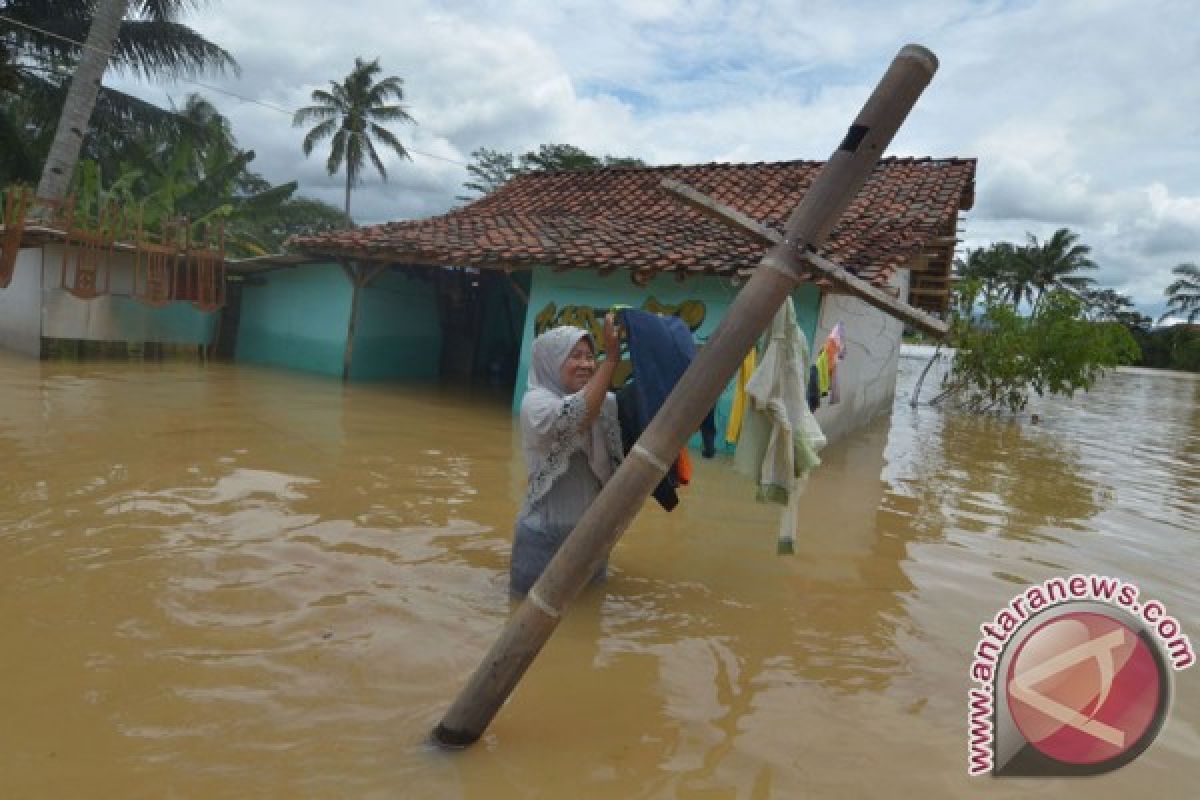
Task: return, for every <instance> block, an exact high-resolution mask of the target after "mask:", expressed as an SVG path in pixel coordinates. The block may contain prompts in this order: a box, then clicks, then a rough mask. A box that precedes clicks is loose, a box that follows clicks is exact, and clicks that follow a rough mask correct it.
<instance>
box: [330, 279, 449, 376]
mask: <svg viewBox="0 0 1200 800" xmlns="http://www.w3.org/2000/svg"><path fill="white" fill-rule="evenodd" d="M441 355H442V327H441V321H440V318H439V316H438V302H437V289H436V287H435V286H434V284H433V282H432V281H428V280H421V279H420V278H414V277H410V276H408V275H405V274H402V273H398V272H385V273H383V274H381V275H380V276H379V277H377V278H376V279H375V280H373V281H371V285H370V286H368V287H367V288H365V289H363V290H361V293H360V294H359V298H358V324H357V325H356V326H355V328H354V357H353V362H352V363H351V366H350V377H351V379H353V380H390V379H407V380H436V379H437V377H438V373H439V371H440V365H441ZM339 370H340V367H339ZM339 374H340V372H339Z"/></svg>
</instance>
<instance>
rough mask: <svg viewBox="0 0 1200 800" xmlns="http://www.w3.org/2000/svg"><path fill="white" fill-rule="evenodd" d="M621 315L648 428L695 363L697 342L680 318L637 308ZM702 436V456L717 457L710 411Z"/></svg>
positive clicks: (701, 427)
mask: <svg viewBox="0 0 1200 800" xmlns="http://www.w3.org/2000/svg"><path fill="white" fill-rule="evenodd" d="M619 313H620V318H621V324H622V325H623V326H624V328H625V341H626V343H627V344H628V347H629V360H630V362H631V363H632V364H633V382H634V388H635V389H636V391H637V393H638V398H639V400H640V401H641V405H640V413H641V414H642V418H641V420H640V422H641V427H642V429H645V427H646V426H647V425H649V424H650V420H651V419H652V418H653V417H654V415H655V414H657V413H658V409H659V408H661V407H662V404H663V402H664V401H666V399H667V395H669V394H670V393H671V390H672V389H674V388H675V384H676V383H678V382H679V379H680V378H681V377H682V376H683V373H684V371H686V370H687V368H688V365H689V364H691V363H692V358H694V357H695V355H696V343H695V342H694V341H693V340H692V332H691V330H689V329H688V326H687V325H686V324H685V323H684V321H683V320H681V319H679V318H678V317H663V316H659V315H658V314H651V313H650V312H648V311H640V310H638V309H636V308H627V309H623V310H621V311H620V312H619ZM700 435H701V438H702V439H703V442H704V448H703V450H702V454H703V455H704V457H705V458H712V457H713V456H714V455H715V454H716V443H717V423H716V420H715V419H714V417H713V412H712V411H711V410H710V411H709V412H708V415H707V416H706V417H705V418H704V421H703V422H702V423H700Z"/></svg>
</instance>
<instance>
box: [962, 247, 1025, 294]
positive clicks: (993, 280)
mask: <svg viewBox="0 0 1200 800" xmlns="http://www.w3.org/2000/svg"><path fill="white" fill-rule="evenodd" d="M1014 254H1015V249H1014V248H1013V246H1012V245H1011V244H1010V243H1008V242H995V243H993V244H991V245H989V246H987V247H980V248H976V249H974V250H967V254H966V258H956V259H954V270H955V273H956V275H955V277H956V279H957V280H958V281H960V282H964V283H965V282H968V281H978V282H979V289H980V291H982V292H983V296H984V302H985V303H990V302H994V301H996V300H998V299H999V298H1000V297H1001V296H1002V295H1004V294H1005V293H1006V292H1007V290H1008V283H1009V279H1010V272H1011V265H1012V262H1013V260H1014V258H1015V255H1014Z"/></svg>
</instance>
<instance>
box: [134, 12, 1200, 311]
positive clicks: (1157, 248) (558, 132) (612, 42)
mask: <svg viewBox="0 0 1200 800" xmlns="http://www.w3.org/2000/svg"><path fill="white" fill-rule="evenodd" d="M1193 16H1194V9H1193V8H1191V7H1190V5H1189V4H1186V3H1181V2H1172V1H1171V0H1145V1H1144V2H1137V3H1135V2H1132V0H1019V1H1018V2H1012V1H1005V0H982V1H981V0H944V1H940V2H935V0H922V1H920V2H917V1H915V0H909V1H908V2H899V3H891V2H889V3H885V2H881V1H877V0H870V1H868V2H856V3H845V2H835V0H814V2H806V3H805V4H804V5H803V8H798V7H797V6H796V4H795V3H794V2H790V0H789V1H785V0H759V2H733V0H618V2H610V3H598V2H594V1H589V2H581V1H579V0H576V1H573V2H571V1H567V0H564V2H560V3H546V2H534V1H533V0H508V1H507V2H500V0H466V1H465V2H460V3H455V4H443V3H435V2H432V0H357V2H353V3H347V4H343V5H342V6H338V7H337V8H336V9H335V8H334V7H332V6H329V5H328V4H323V3H315V2H312V0H293V2H291V3H287V4H277V3H235V2H232V0H225V2H221V3H217V4H214V5H211V6H205V7H203V8H201V9H200V10H199V11H197V12H195V13H194V15H193V17H192V21H193V24H194V25H195V26H196V27H198V28H199V29H200V30H202V31H203V32H204V33H205V34H206V35H208V36H210V37H211V38H212V39H213V40H214V41H216V42H219V43H220V44H222V45H223V46H225V47H226V48H227V49H229V50H230V51H231V52H232V53H233V54H234V56H235V57H236V58H237V59H238V60H239V62H240V63H241V64H242V67H243V73H242V76H241V78H240V79H237V80H235V79H232V78H227V79H208V80H206V82H208V83H212V84H214V85H217V86H220V87H222V88H225V89H228V90H231V91H235V92H237V93H238V94H242V95H245V96H248V97H251V98H254V99H255V100H259V101H262V102H265V103H268V104H271V105H276V106H280V107H283V108H285V109H294V108H296V107H298V106H300V105H303V104H305V103H306V102H307V101H308V94H309V92H311V90H312V89H313V88H316V87H318V86H324V85H326V83H327V81H328V80H330V79H340V78H341V77H342V76H343V75H344V74H345V73H346V72H347V71H348V70H349V69H350V67H351V65H352V64H353V60H354V57H355V56H358V55H361V56H364V57H367V58H372V57H376V56H378V57H379V58H380V60H381V64H382V65H383V68H384V71H385V74H398V75H401V76H403V78H404V80H405V87H406V94H407V100H408V103H409V106H410V110H411V113H412V114H413V116H414V117H415V118H416V119H417V121H418V125H417V126H415V127H408V126H401V127H399V128H398V129H397V131H396V132H397V133H398V135H399V136H400V137H401V139H402V140H403V141H404V142H406V143H407V144H409V145H411V149H412V150H413V151H414V161H413V162H411V163H409V162H404V163H401V162H399V161H397V160H395V159H394V158H389V160H388V161H387V168H388V172H389V176H390V180H389V181H388V183H386V184H385V183H383V182H382V181H381V180H379V179H378V177H377V176H374V175H373V174H370V173H369V174H368V175H367V176H366V184H365V185H364V186H362V187H360V188H359V189H357V190H356V192H355V196H354V201H353V203H354V210H355V216H356V217H357V218H358V219H359V220H360V221H364V222H365V221H378V220H383V219H398V218H411V217H419V216H428V215H431V214H435V213H440V212H442V211H445V210H447V209H449V208H450V207H452V206H453V205H454V204H455V200H454V196H455V195H456V194H458V193H459V192H460V191H461V183H462V181H463V180H464V179H465V177H466V173H465V170H464V168H463V166H461V165H459V164H454V163H450V162H453V161H458V162H465V161H467V160H468V159H469V154H470V152H471V151H472V150H474V149H475V148H477V147H481V146H483V147H490V148H494V149H500V150H507V151H513V152H518V153H519V152H523V151H525V150H528V149H532V148H534V147H536V146H537V145H538V144H539V143H544V142H570V143H573V144H576V145H578V146H581V147H583V148H585V149H587V150H589V151H591V152H595V153H601V154H613V155H635V156H640V157H642V158H644V159H646V160H647V161H649V162H651V163H688V162H706V161H723V160H746V161H760V160H776V159H789V158H825V157H826V156H828V154H829V153H830V152H831V151H832V149H833V148H834V147H835V146H836V144H837V142H838V141H839V140H840V139H841V135H842V133H843V132H844V130H845V127H846V125H847V124H848V123H849V121H850V119H851V118H852V117H853V116H854V114H855V113H856V112H857V110H858V109H859V107H860V106H861V104H862V102H863V101H864V100H865V99H866V96H867V94H868V93H869V91H870V89H871V87H873V85H874V84H875V82H876V81H877V80H878V78H879V76H880V75H881V74H882V72H883V70H884V69H885V68H886V66H887V63H888V61H889V60H890V59H891V57H892V55H893V54H894V53H895V52H896V51H897V50H898V48H899V47H900V46H902V45H903V44H905V43H906V42H908V41H913V40H916V41H921V42H922V43H924V44H926V45H928V46H929V47H931V49H933V50H934V52H936V53H937V55H938V57H939V59H940V61H941V69H940V70H939V74H938V75H937V76H936V77H935V79H934V81H933V83H932V84H931V86H930V87H929V89H928V90H927V91H926V92H925V95H924V96H923V97H922V98H921V100H920V101H919V102H918V104H917V107H916V109H915V110H914V111H913V113H912V114H911V115H910V117H909V119H908V121H907V122H906V124H905V125H904V127H903V128H902V129H901V131H900V133H899V135H898V136H897V138H896V141H895V142H894V145H893V148H892V151H893V152H894V153H896V154H901V155H932V156H950V155H958V156H973V157H977V158H978V159H979V175H978V191H977V203H976V209H975V211H973V212H972V213H971V214H970V215H969V219H968V232H967V235H968V244H971V245H973V246H978V245H981V244H986V243H987V242H988V241H994V240H997V239H1007V240H1013V241H1023V240H1024V238H1025V235H1026V233H1034V234H1035V235H1038V236H1039V237H1044V236H1047V235H1049V234H1050V233H1052V232H1053V231H1054V230H1055V229H1057V228H1059V227H1070V228H1071V229H1072V230H1076V231H1078V232H1079V233H1080V234H1081V236H1082V237H1083V240H1084V241H1085V242H1087V243H1088V244H1090V245H1091V246H1092V247H1093V249H1094V251H1095V255H1096V258H1097V261H1098V262H1099V263H1100V264H1101V270H1100V271H1099V273H1098V277H1100V278H1101V279H1102V280H1104V281H1108V282H1109V285H1112V286H1115V287H1116V288H1118V289H1121V290H1125V291H1129V292H1131V293H1133V295H1134V297H1135V299H1136V300H1137V301H1138V302H1139V303H1140V304H1142V305H1143V307H1144V310H1146V311H1147V313H1157V311H1158V310H1160V308H1161V305H1162V297H1161V292H1162V288H1163V287H1164V286H1165V285H1166V284H1167V283H1169V281H1170V275H1169V272H1170V268H1171V266H1173V265H1174V264H1176V263H1179V262H1180V261H1185V260H1193V261H1194V260H1196V259H1197V258H1198V257H1200V255H1198V254H1197V252H1196V251H1197V249H1198V245H1200V192H1198V190H1197V189H1196V187H1197V186H1198V185H1200V165H1198V164H1197V161H1196V159H1195V152H1196V151H1197V145H1198V144H1200V141H1198V140H1200V117H1197V116H1196V115H1195V114H1194V109H1195V108H1196V107H1198V106H1200V82H1197V81H1193V80H1189V79H1187V76H1191V75H1195V74H1197V71H1198V68H1200V25H1197V24H1196V23H1195V21H1194V19H1193ZM901 21H902V22H901ZM121 85H122V87H123V88H127V89H128V88H132V89H134V90H135V91H136V92H137V93H139V94H141V95H142V96H145V97H147V98H149V99H153V100H158V101H161V100H162V99H163V98H164V97H165V91H164V89H162V88H155V87H146V86H143V85H137V84H133V83H131V82H129V81H121ZM168 88H169V91H170V93H171V94H172V95H174V96H175V97H177V98H180V97H182V95H183V94H185V93H186V92H187V91H192V90H196V87H194V86H188V85H184V84H179V85H174V86H171V87H168ZM200 91H202V92H204V93H206V94H207V95H209V96H210V97H211V98H212V99H214V100H215V101H216V102H217V104H218V106H219V107H220V108H221V109H222V110H223V111H224V112H225V113H226V114H227V115H228V116H230V117H231V118H232V119H233V122H234V130H235V132H236V133H237V135H238V137H239V139H240V140H241V142H242V143H243V145H244V146H247V147H252V148H254V149H255V151H256V152H257V154H258V158H257V160H256V162H255V166H256V168H258V169H259V170H260V171H262V172H264V173H265V174H266V175H268V176H269V177H270V178H272V179H273V180H276V181H284V180H290V179H298V180H299V181H300V182H301V187H302V188H301V190H302V191H303V192H304V193H307V194H313V195H317V196H320V197H322V198H323V199H327V200H329V201H331V202H335V203H337V204H339V205H340V203H341V195H342V186H343V184H342V177H341V176H340V175H338V176H333V177H330V176H328V175H326V174H325V169H324V158H323V157H318V154H317V153H314V156H313V158H310V159H307V160H306V159H305V158H304V157H303V154H302V153H301V152H300V139H301V136H302V132H301V131H299V130H297V129H294V128H292V127H291V123H290V119H288V117H287V115H286V114H282V113H279V112H276V111H270V110H268V109H266V108H263V107H262V106H257V105H253V104H250V103H244V102H241V101H238V100H234V99H232V98H228V97H223V96H220V95H216V94H214V93H213V92H211V91H208V90H200ZM422 154H428V155H422ZM432 156H437V157H440V158H435V157H432ZM442 159H449V160H450V162H448V161H446V160H442Z"/></svg>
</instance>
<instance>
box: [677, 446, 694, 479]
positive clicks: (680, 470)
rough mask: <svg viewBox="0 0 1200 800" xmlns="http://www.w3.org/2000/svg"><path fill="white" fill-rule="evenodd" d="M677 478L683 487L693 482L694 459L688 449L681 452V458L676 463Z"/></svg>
mask: <svg viewBox="0 0 1200 800" xmlns="http://www.w3.org/2000/svg"><path fill="white" fill-rule="evenodd" d="M675 477H676V478H678V479H679V484H680V485H681V486H686V485H687V484H689V483H691V482H692V459H691V456H689V455H688V450H687V448H686V447H685V448H683V449H682V450H680V451H679V458H678V459H676V461H675Z"/></svg>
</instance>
